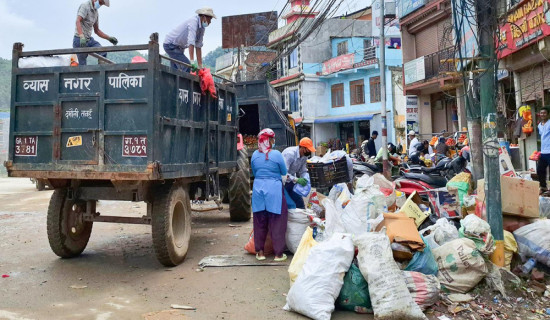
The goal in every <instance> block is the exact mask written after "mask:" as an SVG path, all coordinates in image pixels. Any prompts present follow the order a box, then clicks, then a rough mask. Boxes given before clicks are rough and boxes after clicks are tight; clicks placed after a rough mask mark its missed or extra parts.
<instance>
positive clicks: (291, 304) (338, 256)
mask: <svg viewBox="0 0 550 320" xmlns="http://www.w3.org/2000/svg"><path fill="white" fill-rule="evenodd" d="M354 252H355V249H354V246H353V241H352V240H351V236H350V235H346V234H341V233H337V234H334V235H333V236H332V238H330V239H329V240H327V241H325V242H323V243H320V244H319V245H317V246H315V247H313V248H312V249H311V251H310V253H309V256H308V258H307V260H306V263H305V264H304V267H303V268H302V271H301V272H300V274H299V275H298V278H297V279H296V282H295V283H294V285H293V286H292V288H290V291H289V292H288V295H287V297H286V305H285V307H284V309H285V310H287V311H295V312H298V313H301V314H303V315H305V316H307V317H310V318H312V319H316V320H330V318H331V314H332V312H333V311H334V302H335V301H336V298H338V295H339V294H340V290H341V289H342V285H343V284H344V275H345V274H346V272H347V271H348V270H349V267H350V265H351V262H352V260H353V255H354Z"/></svg>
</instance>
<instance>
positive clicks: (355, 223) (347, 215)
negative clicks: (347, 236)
mask: <svg viewBox="0 0 550 320" xmlns="http://www.w3.org/2000/svg"><path fill="white" fill-rule="evenodd" d="M385 207H386V200H385V197H384V194H383V193H382V192H381V191H380V189H379V188H378V186H376V185H371V186H370V187H368V188H363V189H360V190H359V191H356V192H355V195H354V196H353V197H352V198H351V200H350V202H349V203H348V205H347V206H346V207H345V208H344V210H343V212H342V215H341V221H342V224H343V226H344V229H345V231H346V232H347V233H351V234H353V235H360V234H362V233H364V232H368V231H369V226H368V221H369V220H372V219H376V218H377V217H378V216H380V215H381V214H383V213H384V211H385V210H384V208H385Z"/></svg>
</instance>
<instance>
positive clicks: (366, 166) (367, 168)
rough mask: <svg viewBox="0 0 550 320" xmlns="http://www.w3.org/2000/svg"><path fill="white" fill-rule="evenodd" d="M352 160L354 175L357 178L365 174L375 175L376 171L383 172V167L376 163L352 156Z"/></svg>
mask: <svg viewBox="0 0 550 320" xmlns="http://www.w3.org/2000/svg"><path fill="white" fill-rule="evenodd" d="M351 161H352V162H353V175H354V176H355V177H357V178H359V177H361V176H363V175H365V174H366V175H368V176H373V175H375V174H376V173H382V169H381V168H380V167H378V166H377V165H375V164H371V163H368V162H364V161H361V160H359V159H357V158H352V159H351Z"/></svg>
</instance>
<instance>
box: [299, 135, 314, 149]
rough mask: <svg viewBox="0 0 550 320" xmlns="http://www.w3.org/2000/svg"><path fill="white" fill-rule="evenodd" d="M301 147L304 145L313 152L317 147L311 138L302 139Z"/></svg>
mask: <svg viewBox="0 0 550 320" xmlns="http://www.w3.org/2000/svg"><path fill="white" fill-rule="evenodd" d="M300 147H304V148H307V149H308V150H309V151H311V152H315V148H314V147H313V141H311V139H310V138H302V140H300Z"/></svg>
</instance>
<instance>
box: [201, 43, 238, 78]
mask: <svg viewBox="0 0 550 320" xmlns="http://www.w3.org/2000/svg"><path fill="white" fill-rule="evenodd" d="M230 50H231V49H223V48H222V47H217V48H216V49H214V50H213V51H210V52H208V54H207V55H206V56H205V57H204V61H203V65H204V67H205V68H210V70H212V72H216V59H218V58H219V57H221V56H223V55H224V54H226V53H227V52H229V51H230Z"/></svg>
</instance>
